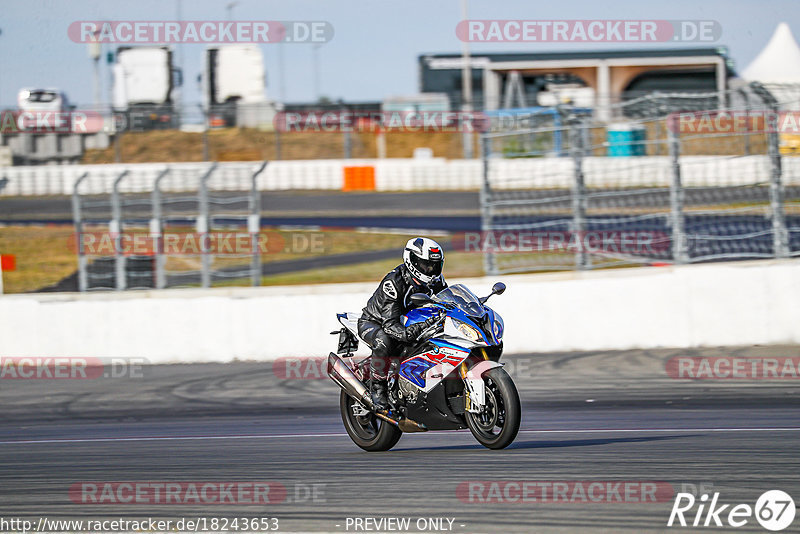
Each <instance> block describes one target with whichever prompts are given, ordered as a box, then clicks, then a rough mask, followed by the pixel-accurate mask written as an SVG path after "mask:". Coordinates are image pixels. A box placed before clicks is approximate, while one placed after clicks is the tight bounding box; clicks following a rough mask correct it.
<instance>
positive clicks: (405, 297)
mask: <svg viewBox="0 0 800 534" xmlns="http://www.w3.org/2000/svg"><path fill="white" fill-rule="evenodd" d="M440 280H441V281H439V282H438V283H435V284H433V286H432V287H427V286H425V285H423V284H420V283H417V282H416V281H415V280H414V278H412V276H411V274H410V273H409V272H408V269H406V266H405V265H403V264H400V265H398V266H397V267H395V268H394V269H393V270H392V271H390V272H389V273H388V274H387V275H386V276H384V277H383V280H381V283H380V284H379V285H378V289H376V290H375V293H373V294H372V297H370V299H369V301H367V305H366V306H365V307H364V309H363V310H362V315H361V318H362V320H363V319H366V320H368V321H372V322H375V323H378V324H380V325H381V327H382V328H383V331H384V332H386V333H387V334H388V335H389V336H391V337H392V338H394V339H396V340H398V341H403V342H408V341H413V340H414V338H415V337H416V335H415V336H409V335H408V334H409V332H408V331H407V330H408V329H407V328H406V327H404V326H403V324H402V323H401V322H400V317H401V316H402V315H403V314H404V313H406V312H407V311H408V310H409V309H410V308H411V301H410V300H409V298H410V297H411V295H412V294H414V293H425V294H427V295H435V294H436V293H438V292H439V291H442V290H443V289H445V288H446V287H447V283H446V282H445V281H444V279H443V278H442V279H440ZM413 330H414V329H412V331H413ZM417 334H419V332H417Z"/></svg>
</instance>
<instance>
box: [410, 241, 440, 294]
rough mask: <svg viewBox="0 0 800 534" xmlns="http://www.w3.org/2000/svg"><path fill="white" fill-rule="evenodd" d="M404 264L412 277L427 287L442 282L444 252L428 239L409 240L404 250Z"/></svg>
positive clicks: (437, 244)
mask: <svg viewBox="0 0 800 534" xmlns="http://www.w3.org/2000/svg"><path fill="white" fill-rule="evenodd" d="M403 263H404V264H405V266H406V268H407V269H408V271H409V272H410V273H411V276H413V277H414V278H416V279H417V280H419V281H420V282H421V283H423V284H425V285H431V283H433V282H436V281H438V280H441V277H442V266H443V265H444V252H443V251H442V247H440V246H439V243H437V242H436V241H434V240H433V239H428V238H427V237H415V238H413V239H409V240H408V243H406V248H405V250H403Z"/></svg>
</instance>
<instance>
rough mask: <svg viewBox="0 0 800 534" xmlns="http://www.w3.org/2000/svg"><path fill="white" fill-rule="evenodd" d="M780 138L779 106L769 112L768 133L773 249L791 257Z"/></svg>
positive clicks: (778, 254)
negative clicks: (785, 210) (784, 203)
mask: <svg viewBox="0 0 800 534" xmlns="http://www.w3.org/2000/svg"><path fill="white" fill-rule="evenodd" d="M779 142H780V140H779V138H778V108H777V106H776V107H775V108H774V109H773V112H772V113H770V114H769V126H768V134H767V143H768V153H769V161H770V166H771V172H770V176H769V203H770V211H771V214H772V250H773V253H774V254H775V257H776V258H788V257H789V233H788V231H787V230H786V213H785V212H784V210H783V193H784V190H783V182H782V179H781V175H782V174H783V170H782V167H781V153H780V147H779Z"/></svg>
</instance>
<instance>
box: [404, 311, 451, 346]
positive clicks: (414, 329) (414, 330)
mask: <svg viewBox="0 0 800 534" xmlns="http://www.w3.org/2000/svg"><path fill="white" fill-rule="evenodd" d="M443 311H444V310H441V311H440V312H439V313H437V314H436V315H434V316H433V317H429V318H428V319H425V320H424V321H422V322H419V323H414V324H412V325H411V326H407V327H406V339H408V340H409V341H413V340H415V339H417V338H418V337H419V335H420V334H421V333H422V332H424V331H425V330H427V329H428V328H430V327H432V326H433V325H435V324H437V323H439V322H441V321H442V319H443V317H445V316H446V312H445V313H444V314H443V313H442V312H443Z"/></svg>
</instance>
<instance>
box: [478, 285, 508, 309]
mask: <svg viewBox="0 0 800 534" xmlns="http://www.w3.org/2000/svg"><path fill="white" fill-rule="evenodd" d="M505 290H506V285H505V284H504V283H503V282H497V283H496V284H495V285H493V286H492V292H491V293H489V294H488V295H486V296H485V297H481V299H480V301H481V304H483V303H484V302H486V301H487V300H489V297H491V296H492V295H502V294H503V292H504V291H505Z"/></svg>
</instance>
